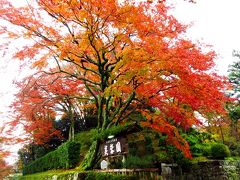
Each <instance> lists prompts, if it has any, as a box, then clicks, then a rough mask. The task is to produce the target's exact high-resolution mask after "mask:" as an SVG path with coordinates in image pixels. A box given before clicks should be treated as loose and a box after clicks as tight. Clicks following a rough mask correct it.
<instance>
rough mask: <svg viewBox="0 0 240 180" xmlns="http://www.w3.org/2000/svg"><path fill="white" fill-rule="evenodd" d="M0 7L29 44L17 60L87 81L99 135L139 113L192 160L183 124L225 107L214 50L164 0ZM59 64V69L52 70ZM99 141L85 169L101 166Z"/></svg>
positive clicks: (73, 1)
mask: <svg viewBox="0 0 240 180" xmlns="http://www.w3.org/2000/svg"><path fill="white" fill-rule="evenodd" d="M0 7H1V9H0V18H1V19H3V20H6V21H8V22H10V23H12V24H14V25H16V26H18V27H22V29H19V28H18V31H17V32H16V31H15V32H13V31H11V30H10V28H9V27H2V32H5V33H6V34H8V35H9V38H25V39H26V40H28V42H29V43H30V45H28V46H24V47H23V48H22V49H21V50H19V51H18V52H17V53H16V54H15V58H18V59H27V60H28V62H30V63H32V65H33V67H38V68H45V70H48V71H49V72H50V73H65V74H66V75H67V76H70V77H71V78H76V79H77V80H78V81H81V84H83V85H84V88H85V90H86V92H87V93H88V98H89V99H88V101H89V102H91V103H93V104H94V106H95V109H96V112H97V123H98V125H97V129H98V132H99V133H101V132H103V131H105V130H106V129H108V128H110V127H112V126H118V125H119V124H125V123H127V122H128V117H129V115H130V114H131V113H132V112H135V113H136V112H137V113H139V114H141V115H142V117H144V118H143V119H142V120H141V121H140V123H141V125H142V126H146V127H150V128H152V129H154V130H156V131H158V132H161V133H164V134H167V142H168V143H171V144H173V145H174V146H176V147H177V148H178V149H180V150H181V151H183V152H184V154H185V156H186V157H191V154H190V149H189V146H188V144H187V142H186V141H185V140H184V139H183V138H182V137H181V136H180V135H179V133H178V127H182V128H185V129H187V128H189V127H191V126H193V125H198V124H199V123H200V121H199V120H198V119H197V118H196V117H195V115H194V112H195V111H198V112H199V113H201V114H206V113H209V112H211V111H214V112H217V113H223V112H224V107H223V105H224V101H225V100H226V98H225V96H224V94H223V93H222V92H223V91H224V89H225V88H226V83H225V79H224V78H222V77H220V76H218V75H216V74H214V73H209V71H210V70H211V68H212V67H214V61H213V60H214V58H215V53H214V52H213V51H211V50H210V51H207V50H206V49H204V47H202V46H201V45H200V44H193V43H192V42H191V41H190V40H188V39H187V38H184V35H183V34H184V33H185V30H186V26H184V25H182V24H180V23H179V22H178V21H177V20H176V19H175V18H174V17H173V16H171V15H169V12H168V10H169V7H167V5H166V2H165V1H159V2H156V3H151V2H150V1H147V2H145V1H143V2H140V3H135V2H134V1H123V2H121V3H120V2H119V1H117V0H109V1H106V0H99V1H95V0H82V1H77V0H71V1H68V0H60V1H59V0H58V1H55V0H51V1H48V0H39V1H31V2H30V3H29V5H28V7H20V8H16V7H14V6H12V5H11V3H9V2H8V1H7V0H2V1H1V4H0ZM203 49H204V51H203ZM53 61H55V63H56V67H57V68H58V70H55V69H51V68H48V66H47V64H48V63H50V64H51V65H52V62H53ZM130 107H131V108H130ZM146 107H152V108H146ZM152 109H154V110H152ZM99 145H100V140H97V141H95V142H94V143H93V144H92V146H91V148H90V150H89V153H88V154H87V155H86V158H85V160H84V161H83V162H82V165H81V168H82V169H88V168H91V167H92V166H93V165H94V164H95V162H96V160H97V159H98V156H99V155H100V154H99Z"/></svg>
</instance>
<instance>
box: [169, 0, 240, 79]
mask: <svg viewBox="0 0 240 180" xmlns="http://www.w3.org/2000/svg"><path fill="white" fill-rule="evenodd" d="M169 1H173V2H174V3H176V9H175V14H176V16H177V17H178V19H179V20H180V21H182V22H184V23H187V24H189V23H191V22H193V26H192V27H191V28H190V29H189V30H188V33H189V36H190V37H192V38H193V39H198V40H201V41H202V42H204V43H207V44H210V45H213V48H214V50H215V51H216V52H217V53H218V55H219V58H218V59H217V69H218V70H219V73H221V74H227V68H228V65H229V64H232V62H233V61H237V60H238V59H237V58H233V57H232V51H233V49H235V50H240V23H239V17H240V10H239V8H240V0H196V1H197V4H190V3H187V2H184V1H182V0H169Z"/></svg>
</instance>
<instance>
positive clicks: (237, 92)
mask: <svg viewBox="0 0 240 180" xmlns="http://www.w3.org/2000/svg"><path fill="white" fill-rule="evenodd" d="M237 55H238V57H239V54H235V56H237ZM228 72H229V75H228V78H229V81H230V83H231V84H232V90H231V91H230V96H231V97H233V98H234V102H232V103H228V104H227V105H226V107H227V110H228V114H229V118H230V119H231V124H230V127H231V129H230V135H232V136H233V137H235V138H236V140H237V142H239V140H240V136H239V132H238V131H239V130H238V129H239V123H238V122H239V120H240V61H236V62H234V63H233V64H232V65H230V66H229V70H228Z"/></svg>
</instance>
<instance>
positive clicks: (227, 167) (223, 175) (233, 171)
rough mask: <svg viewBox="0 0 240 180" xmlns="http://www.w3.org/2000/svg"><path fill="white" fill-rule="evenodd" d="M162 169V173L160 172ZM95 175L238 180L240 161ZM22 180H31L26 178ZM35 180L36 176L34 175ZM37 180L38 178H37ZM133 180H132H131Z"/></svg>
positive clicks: (55, 178)
mask: <svg viewBox="0 0 240 180" xmlns="http://www.w3.org/2000/svg"><path fill="white" fill-rule="evenodd" d="M160 169H162V171H160ZM93 172H94V173H109V174H118V175H127V176H134V180H135V179H136V180H180V179H181V180H229V179H232V180H238V179H240V161H227V160H214V161H208V162H199V163H196V164H193V165H192V166H190V167H183V168H179V167H178V166H176V164H164V165H162V167H161V168H159V169H158V168H155V169H153V168H149V169H109V170H94V171H93ZM88 173H89V172H74V173H69V174H64V175H58V174H56V175H52V176H48V177H44V179H46V180H61V179H62V180H63V179H68V180H84V179H85V178H86V176H87V174H88ZM19 179H20V180H25V179H28V180H29V179H31V176H27V177H26V178H25V177H24V176H22V177H20V178H19ZM33 179H34V174H33ZM35 179H36V178H35ZM131 180H132V179H131Z"/></svg>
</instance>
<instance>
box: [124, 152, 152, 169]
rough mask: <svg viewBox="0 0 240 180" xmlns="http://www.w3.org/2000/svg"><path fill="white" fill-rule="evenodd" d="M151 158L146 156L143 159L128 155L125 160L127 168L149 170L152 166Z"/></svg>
mask: <svg viewBox="0 0 240 180" xmlns="http://www.w3.org/2000/svg"><path fill="white" fill-rule="evenodd" d="M153 163H154V162H153V156H151V155H147V156H143V157H138V156H131V155H129V156H128V157H127V159H126V167H127V168H150V167H154V165H153Z"/></svg>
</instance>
